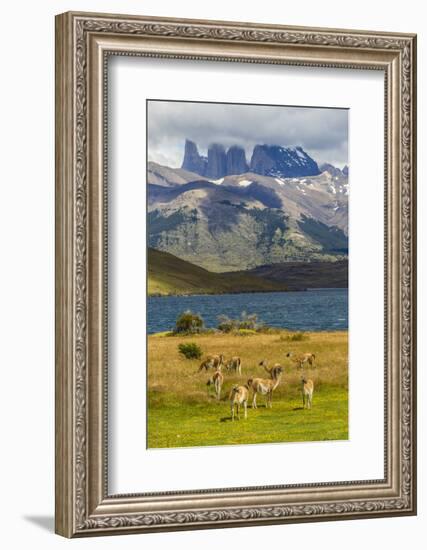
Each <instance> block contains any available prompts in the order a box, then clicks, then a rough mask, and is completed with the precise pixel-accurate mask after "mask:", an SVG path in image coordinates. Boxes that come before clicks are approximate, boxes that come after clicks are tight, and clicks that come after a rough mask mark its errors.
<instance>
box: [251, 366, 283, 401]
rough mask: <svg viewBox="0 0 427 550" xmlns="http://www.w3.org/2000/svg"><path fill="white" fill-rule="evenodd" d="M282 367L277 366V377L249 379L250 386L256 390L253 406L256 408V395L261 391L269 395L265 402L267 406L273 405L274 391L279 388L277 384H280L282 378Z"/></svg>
mask: <svg viewBox="0 0 427 550" xmlns="http://www.w3.org/2000/svg"><path fill="white" fill-rule="evenodd" d="M282 372H283V369H282V367H280V366H279V367H277V370H276V371H275V378H269V379H267V378H250V379H249V380H248V386H249V387H250V388H252V390H253V392H254V396H253V399H252V408H253V409H256V408H257V404H256V397H257V395H258V394H259V393H260V394H262V395H265V396H267V401H266V403H265V406H266V407H270V408H271V407H272V406H273V405H272V399H273V392H274V390H275V389H276V388H277V386H278V385H279V384H280V380H281V378H282Z"/></svg>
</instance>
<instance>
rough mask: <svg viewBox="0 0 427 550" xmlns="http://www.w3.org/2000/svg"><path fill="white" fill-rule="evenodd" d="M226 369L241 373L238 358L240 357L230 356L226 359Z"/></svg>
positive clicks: (240, 362) (240, 364) (240, 361)
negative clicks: (228, 359)
mask: <svg viewBox="0 0 427 550" xmlns="http://www.w3.org/2000/svg"><path fill="white" fill-rule="evenodd" d="M226 369H227V370H228V371H232V370H234V371H236V372H238V373H239V374H242V360H241V359H240V357H232V358H231V359H230V361H228V363H227V365H226Z"/></svg>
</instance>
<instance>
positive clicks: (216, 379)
mask: <svg viewBox="0 0 427 550" xmlns="http://www.w3.org/2000/svg"><path fill="white" fill-rule="evenodd" d="M223 382H224V375H223V374H222V372H221V368H219V369H218V370H216V371H215V372H214V373H213V375H212V376H211V377H210V378H209V380H208V381H207V382H206V386H207V387H208V392H209V386H211V385H213V386H214V387H215V394H216V398H217V399H218V401H219V400H220V399H221V388H222V384H223Z"/></svg>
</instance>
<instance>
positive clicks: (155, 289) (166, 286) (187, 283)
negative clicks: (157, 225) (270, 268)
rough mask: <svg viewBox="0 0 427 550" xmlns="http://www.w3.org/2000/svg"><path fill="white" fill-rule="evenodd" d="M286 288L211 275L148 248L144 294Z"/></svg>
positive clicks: (233, 275) (244, 277)
mask: <svg viewBox="0 0 427 550" xmlns="http://www.w3.org/2000/svg"><path fill="white" fill-rule="evenodd" d="M284 290H287V288H286V285H284V284H283V283H278V282H275V281H267V280H263V279H261V278H259V277H257V276H255V275H248V274H246V273H225V274H221V273H212V272H210V271H207V270H206V269H203V268H201V267H198V266H196V265H193V264H191V263H190V262H186V261H184V260H181V259H179V258H177V257H176V256H173V255H172V254H169V253H168V252H161V251H159V250H155V249H153V248H149V249H148V294H149V295H182V294H226V293H236V292H274V291H284Z"/></svg>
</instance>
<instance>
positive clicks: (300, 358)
mask: <svg viewBox="0 0 427 550" xmlns="http://www.w3.org/2000/svg"><path fill="white" fill-rule="evenodd" d="M286 357H290V358H291V360H292V361H293V362H294V363H295V364H296V365H297V367H299V368H300V369H302V366H303V364H304V363H308V364H309V365H310V367H312V366H315V365H314V360H315V359H316V356H315V355H314V353H300V354H298V355H295V354H294V353H293V352H292V351H290V352H288V353H287V354H286Z"/></svg>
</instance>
